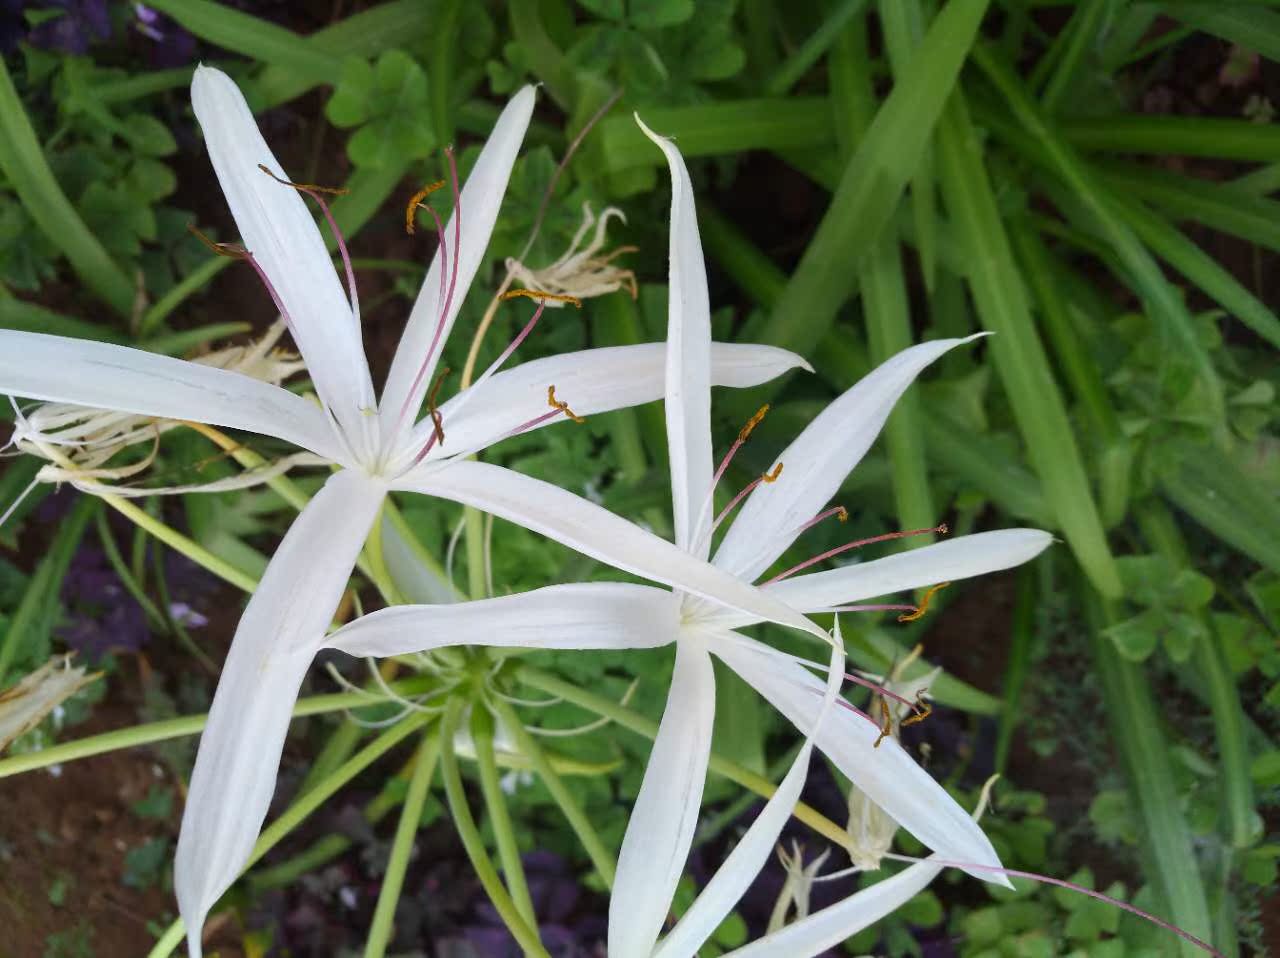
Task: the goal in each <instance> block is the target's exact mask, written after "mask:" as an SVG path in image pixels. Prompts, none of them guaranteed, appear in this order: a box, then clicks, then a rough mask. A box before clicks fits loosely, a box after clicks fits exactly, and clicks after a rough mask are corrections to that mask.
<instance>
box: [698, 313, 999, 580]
mask: <svg viewBox="0 0 1280 958" xmlns="http://www.w3.org/2000/svg"><path fill="white" fill-rule="evenodd" d="M979 335H982V334H979ZM975 338H976V337H974V336H970V337H968V338H967V339H939V340H935V341H934V342H929V343H921V344H920V345H919V346H912V347H911V348H910V349H904V350H903V351H902V352H900V353H898V355H896V356H894V357H893V358H891V359H889V360H887V361H886V362H884V363H881V364H880V365H879V366H878V367H876V368H875V369H874V370H872V371H871V372H870V373H868V374H867V375H866V376H864V377H863V378H862V379H861V380H860V381H859V382H858V383H857V384H856V385H855V386H853V388H851V389H849V390H848V391H847V392H846V393H845V394H844V395H842V396H841V397H840V398H839V399H836V400H835V401H834V402H832V403H831V405H829V406H828V407H827V408H826V409H824V410H823V411H822V413H820V414H819V415H818V417H817V418H816V419H814V420H813V422H811V423H810V424H809V425H808V427H807V428H806V429H805V430H804V432H802V433H801V434H800V435H799V436H798V437H796V439H795V441H794V442H792V443H791V445H790V446H788V447H787V449H786V451H785V452H783V453H782V455H781V456H779V457H778V462H781V463H782V464H783V471H782V476H781V477H780V478H779V479H778V481H777V482H773V483H761V484H760V485H758V486H756V488H755V491H754V492H752V493H751V495H750V496H748V497H747V501H746V502H744V503H743V504H742V511H741V512H739V513H738V516H737V518H736V519H735V520H734V523H733V526H732V527H731V528H730V529H729V532H728V534H727V535H725V537H724V541H723V542H721V543H720V548H719V550H718V551H717V552H716V558H715V562H716V565H718V566H720V567H721V568H724V569H727V570H729V571H730V572H732V573H733V574H734V575H739V576H741V577H742V578H744V579H748V580H754V579H755V578H756V576H758V575H759V574H760V573H761V572H763V571H764V570H765V569H767V568H768V567H769V566H770V565H771V564H772V563H773V561H774V560H775V559H777V558H778V556H780V555H782V553H783V552H784V551H786V549H787V547H788V546H790V545H791V543H792V542H794V541H795V539H796V534H797V530H798V529H799V528H800V527H801V526H802V525H803V524H804V523H806V522H808V521H809V520H810V519H812V518H813V517H814V516H815V515H817V513H818V511H819V510H820V509H821V508H822V507H823V506H824V505H826V503H827V501H828V500H830V499H831V497H832V496H833V495H834V494H835V492H836V490H837V489H839V488H840V486H841V484H842V483H843V482H844V480H845V477H846V476H847V475H848V474H849V473H850V471H851V470H852V469H853V468H854V466H856V465H857V464H858V462H859V460H861V459H862V456H863V454H865V453H866V451H867V449H868V448H869V447H870V446H871V443H872V442H874V441H875V438H876V436H877V435H879V433H880V429H881V428H882V427H883V426H884V422H885V420H886V419H887V418H888V417H889V413H890V412H891V411H892V410H893V405H894V403H896V402H897V401H898V397H899V396H901V395H902V394H903V392H905V391H906V389H907V387H908V386H910V385H911V383H912V382H913V381H914V380H915V378H916V376H918V375H919V374H920V372H921V370H923V369H924V368H925V367H926V366H928V365H929V364H930V363H931V362H933V361H934V360H935V359H937V358H938V357H939V356H941V355H942V354H943V353H945V352H947V351H948V350H950V349H953V348H955V347H956V346H959V345H960V344H962V343H967V342H969V341H970V340H972V339H975Z"/></svg>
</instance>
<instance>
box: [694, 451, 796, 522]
mask: <svg viewBox="0 0 1280 958" xmlns="http://www.w3.org/2000/svg"><path fill="white" fill-rule="evenodd" d="M780 475H782V463H778V464H777V465H776V466H774V467H773V471H772V472H766V473H763V474H762V475H759V476H756V477H755V478H754V479H752V480H751V481H750V482H748V483H747V484H746V485H745V486H743V487H742V490H741V491H740V492H739V493H738V494H737V495H736V496H734V497H733V498H732V499H730V500H729V504H728V505H727V506H725V507H724V508H723V509H721V510H720V515H718V516H716V521H715V522H713V523H711V531H712V532H715V531H716V529H718V528H720V523H722V522H724V520H725V519H726V518H727V517H728V515H729V513H731V512H732V511H733V510H734V509H735V508H736V507H737V505H738V503H740V502H741V501H742V500H743V499H745V498H746V497H747V496H748V495H750V494H751V493H752V492H753V491H754V490H755V488H756V486H758V485H760V483H762V482H777V481H778V477H779V476H780Z"/></svg>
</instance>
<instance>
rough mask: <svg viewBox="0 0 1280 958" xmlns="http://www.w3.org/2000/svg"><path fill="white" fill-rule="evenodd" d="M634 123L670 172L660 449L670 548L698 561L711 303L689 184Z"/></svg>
mask: <svg viewBox="0 0 1280 958" xmlns="http://www.w3.org/2000/svg"><path fill="white" fill-rule="evenodd" d="M636 122H637V123H639V124H640V129H641V130H643V131H644V135H645V136H647V137H648V138H649V139H650V140H652V141H653V142H654V143H655V144H656V145H657V146H658V147H659V148H660V149H661V150H662V152H663V153H664V154H666V157H667V166H668V167H669V168H670V170H671V241H670V252H669V256H670V280H669V294H668V296H669V298H668V306H667V384H666V385H667V393H666V414H667V447H668V450H669V452H670V459H671V497H672V508H673V510H674V518H675V529H676V545H678V546H679V547H680V548H682V549H686V550H689V551H691V552H694V553H695V554H696V555H697V556H698V558H699V559H705V558H706V557H707V553H708V551H709V550H710V541H709V537H707V536H704V535H702V534H701V525H702V524H705V523H707V522H710V516H705V517H704V516H703V513H704V512H709V511H710V510H706V509H704V508H703V506H704V504H705V503H706V500H707V496H708V495H709V494H710V491H711V473H712V467H711V388H710V387H711V382H710V372H711V357H710V351H711V300H710V296H709V295H708V293H707V268H706V264H705V263H704V262H703V260H702V240H701V238H700V237H699V236H698V215H697V211H696V210H695V209H694V200H693V184H692V182H690V180H689V171H688V170H687V169H685V165H684V158H683V157H682V156H681V155H680V151H679V150H678V149H676V147H675V144H674V143H672V142H671V141H670V140H668V139H667V138H666V137H662V136H658V135H657V134H656V133H654V132H653V131H652V130H651V129H649V128H648V127H647V126H645V125H644V121H642V120H641V119H640V117H639V116H637V117H636Z"/></svg>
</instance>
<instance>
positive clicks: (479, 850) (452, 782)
mask: <svg viewBox="0 0 1280 958" xmlns="http://www.w3.org/2000/svg"><path fill="white" fill-rule="evenodd" d="M465 707H466V702H465V701H463V699H461V698H459V697H456V696H455V697H453V698H451V699H450V700H449V704H448V705H447V706H446V707H445V711H444V717H443V718H442V719H441V720H440V774H441V776H442V777H443V778H444V792H445V798H446V799H447V800H448V803H449V814H450V815H451V816H452V818H453V827H454V828H455V829H457V831H458V837H459V838H460V839H462V846H463V848H464V849H465V850H466V852H467V858H468V859H470V861H471V867H472V868H473V869H475V873H476V877H477V878H479V879H480V884H481V885H483V886H484V890H485V893H486V894H487V895H488V896H489V901H491V902H492V903H493V907H494V908H496V909H497V911H498V916H499V917H500V918H501V919H502V923H503V924H504V925H506V926H507V928H508V929H509V930H510V932H511V934H512V935H513V936H514V937H515V939H516V941H517V942H518V943H519V945H520V947H521V948H523V949H524V950H525V953H526V954H533V955H540V956H542V958H550V956H549V955H548V954H547V951H546V949H545V948H543V947H542V943H541V942H540V941H539V940H538V933H537V931H536V930H535V929H533V928H530V927H529V926H528V925H527V924H526V923H525V920H524V919H523V918H521V917H520V913H519V912H518V911H517V910H516V906H515V904H514V903H513V902H512V901H511V896H510V895H508V894H507V890H506V889H505V888H504V887H502V879H501V878H499V877H498V872H497V869H495V868H494V867H493V862H492V860H490V858H489V853H488V852H487V851H485V847H484V839H483V838H482V837H481V835H480V830H479V829H478V828H477V827H476V823H475V819H474V818H472V817H471V809H470V808H469V807H468V805H467V795H466V792H465V791H464V790H463V787H462V775H461V773H460V772H459V771H458V756H457V754H456V753H455V752H454V750H453V742H454V736H455V735H456V734H457V731H458V723H459V721H460V720H461V718H462V711H463V709H464V708H465Z"/></svg>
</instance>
